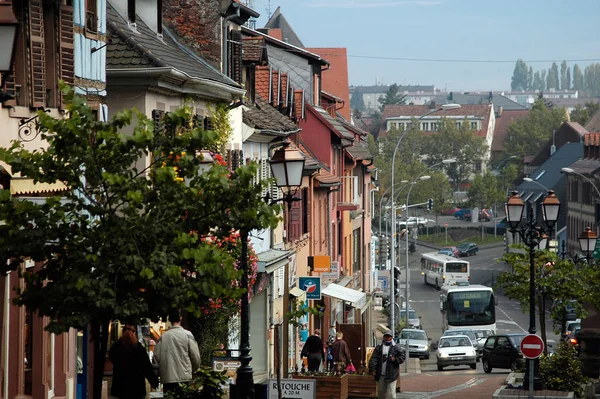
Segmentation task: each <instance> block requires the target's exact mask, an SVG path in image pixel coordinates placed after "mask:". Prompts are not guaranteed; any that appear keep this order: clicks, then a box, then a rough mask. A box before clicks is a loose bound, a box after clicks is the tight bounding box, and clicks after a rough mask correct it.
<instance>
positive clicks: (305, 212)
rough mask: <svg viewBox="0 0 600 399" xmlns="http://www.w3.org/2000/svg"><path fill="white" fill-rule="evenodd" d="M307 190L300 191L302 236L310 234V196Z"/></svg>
mask: <svg viewBox="0 0 600 399" xmlns="http://www.w3.org/2000/svg"><path fill="white" fill-rule="evenodd" d="M308 193H309V192H308V188H304V189H302V234H308V233H309V232H310V196H309V195H308Z"/></svg>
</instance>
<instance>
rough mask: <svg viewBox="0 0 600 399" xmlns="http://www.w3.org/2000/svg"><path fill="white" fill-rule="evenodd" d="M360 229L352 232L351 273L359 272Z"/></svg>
mask: <svg viewBox="0 0 600 399" xmlns="http://www.w3.org/2000/svg"><path fill="white" fill-rule="evenodd" d="M360 232H361V230H360V229H356V230H354V231H353V232H352V273H357V272H360V247H361V239H360V238H361V234H360Z"/></svg>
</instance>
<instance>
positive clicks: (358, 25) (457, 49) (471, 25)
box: [250, 0, 600, 91]
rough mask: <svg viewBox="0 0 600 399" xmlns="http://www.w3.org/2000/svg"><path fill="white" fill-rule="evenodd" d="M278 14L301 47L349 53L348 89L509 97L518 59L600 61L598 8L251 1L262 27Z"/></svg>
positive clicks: (444, 0)
mask: <svg viewBox="0 0 600 399" xmlns="http://www.w3.org/2000/svg"><path fill="white" fill-rule="evenodd" d="M250 1H252V0H250ZM278 6H281V11H282V13H283V15H284V16H285V17H286V19H287V20H288V22H289V23H290V24H291V25H292V27H293V28H294V30H295V31H296V33H297V34H298V36H299V37H300V39H301V40H302V42H303V43H304V45H305V46H307V47H346V48H347V49H348V69H349V77H350V84H351V85H373V84H375V83H376V82H382V83H383V84H391V83H399V84H413V85H414V84H423V85H425V84H429V85H431V84H433V85H435V86H436V87H437V88H439V89H441V90H444V89H446V90H448V91H453V90H454V91H458V90H509V89H510V78H511V76H512V71H513V69H514V66H515V61H516V60H517V59H518V58H521V59H523V60H525V62H527V64H528V65H531V66H533V69H534V71H535V70H538V69H543V68H549V67H550V66H551V64H552V61H557V63H558V64H559V66H560V62H561V61H562V60H567V62H568V64H569V66H571V68H572V66H573V65H574V64H576V63H577V64H579V66H580V67H582V69H583V68H584V67H585V66H586V65H589V64H590V63H591V62H600V34H598V21H599V20H600V0H414V1H411V0H406V1H400V0H398V1H396V0H387V1H386V0H270V1H269V0H254V9H255V10H256V11H258V12H259V13H261V17H260V19H259V20H258V21H257V24H256V26H257V27H261V26H263V25H264V24H265V23H266V21H267V18H268V8H269V7H270V10H271V12H273V11H275V9H276V8H277V7H278ZM385 58H404V59H417V61H410V60H401V59H385ZM422 59H431V60H435V61H421V60H422ZM570 60H572V61H570ZM457 61H458V62H457ZM464 61H477V62H464ZM489 61H492V62H489ZM501 61H508V62H501ZM533 61H544V62H533Z"/></svg>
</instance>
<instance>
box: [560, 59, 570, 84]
mask: <svg viewBox="0 0 600 399" xmlns="http://www.w3.org/2000/svg"><path fill="white" fill-rule="evenodd" d="M568 86H569V83H568V81H567V61H563V62H562V63H561V64H560V89H561V90H567V89H568V88H569V87H568Z"/></svg>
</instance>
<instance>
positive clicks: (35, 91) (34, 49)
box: [29, 0, 73, 108]
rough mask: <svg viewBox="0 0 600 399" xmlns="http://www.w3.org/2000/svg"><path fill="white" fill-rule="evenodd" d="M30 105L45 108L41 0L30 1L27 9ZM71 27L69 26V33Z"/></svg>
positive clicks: (44, 65) (44, 59)
mask: <svg viewBox="0 0 600 399" xmlns="http://www.w3.org/2000/svg"><path fill="white" fill-rule="evenodd" d="M29 29H30V30H29V32H30V35H29V38H30V39H29V45H30V47H29V64H30V66H31V68H30V76H31V87H32V91H31V98H30V105H31V106H33V107H35V108H38V107H45V106H46V54H45V49H44V10H43V6H42V0H31V1H30V8H29ZM72 30H73V25H71V31H72Z"/></svg>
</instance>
